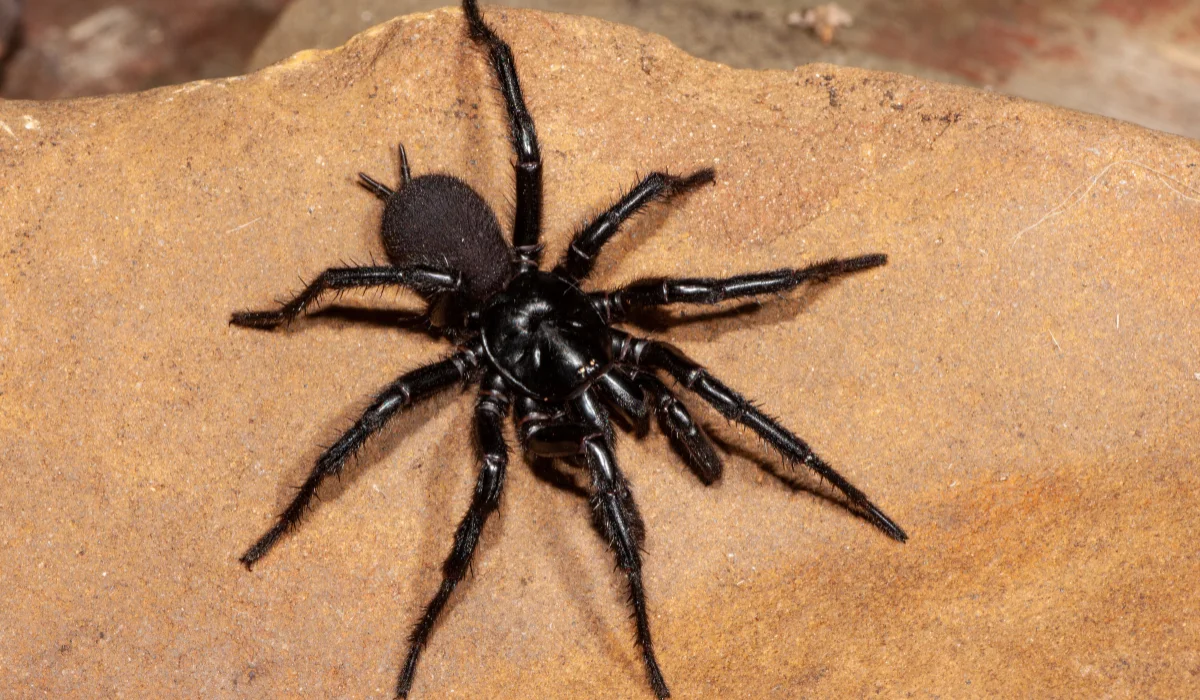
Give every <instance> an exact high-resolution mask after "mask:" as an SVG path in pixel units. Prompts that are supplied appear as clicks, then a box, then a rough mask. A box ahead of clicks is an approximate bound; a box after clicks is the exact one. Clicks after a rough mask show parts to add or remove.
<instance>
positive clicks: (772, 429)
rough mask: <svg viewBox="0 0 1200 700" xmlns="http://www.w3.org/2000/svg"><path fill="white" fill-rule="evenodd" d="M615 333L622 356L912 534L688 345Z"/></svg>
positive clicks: (877, 518) (863, 509)
mask: <svg viewBox="0 0 1200 700" xmlns="http://www.w3.org/2000/svg"><path fill="white" fill-rule="evenodd" d="M613 337H614V345H617V346H619V347H618V356H625V357H626V358H627V360H628V361H632V362H633V363H634V364H635V365H638V366H642V367H647V368H652V369H661V370H665V371H666V372H668V373H669V374H670V375H671V376H673V377H674V378H675V380H676V381H678V382H679V383H680V384H682V385H684V386H685V387H687V388H688V389H689V390H691V391H692V392H694V393H696V394H697V395H699V396H700V398H702V399H704V400H705V401H706V402H708V403H709V404H710V405H711V406H712V407H713V408H715V409H717V411H718V412H720V413H721V415H723V416H725V417H726V418H728V419H729V420H731V421H735V422H737V423H741V424H742V425H744V426H746V427H747V428H750V429H751V430H753V431H754V432H756V433H758V435H759V437H761V438H762V439H763V440H765V441H766V442H767V444H769V445H770V446H771V447H773V448H775V450H776V451H777V452H779V454H780V455H781V456H783V458H784V459H785V460H787V461H788V462H790V463H793V464H802V465H804V466H805V467H808V468H809V469H811V470H813V471H814V472H816V473H817V474H819V475H820V476H821V477H823V478H824V479H825V480H826V481H828V482H829V483H830V484H831V485H833V487H834V488H836V489H837V490H838V491H841V492H842V494H844V495H845V496H846V498H847V499H849V500H850V503H851V504H852V505H853V506H854V507H855V508H856V509H857V510H858V511H859V512H860V513H861V514H862V516H863V517H865V518H866V519H867V520H868V521H869V522H870V523H871V524H872V525H874V526H875V527H877V528H879V529H880V530H881V531H882V532H883V533H884V534H885V535H887V536H888V537H891V538H892V539H894V540H897V541H900V542H904V541H905V540H907V539H908V535H907V534H905V532H904V530H903V529H902V528H901V527H900V526H899V525H897V524H896V523H895V522H894V521H893V520H892V519H891V518H889V517H888V516H887V515H885V514H884V512H883V511H882V510H880V509H879V507H878V506H876V505H875V504H874V503H872V502H871V500H870V499H869V498H867V496H866V494H864V493H863V492H862V491H860V490H858V488H857V487H855V486H854V485H853V484H851V483H850V482H849V481H847V480H846V478H845V477H844V476H842V475H841V474H839V473H837V471H835V470H834V468H833V467H831V466H829V465H828V464H826V463H825V461H824V460H823V459H821V458H820V457H818V456H817V454H816V453H815V452H813V451H812V448H810V447H809V446H808V444H807V443H805V442H804V441H803V440H801V439H800V438H799V437H797V436H796V435H795V434H793V433H792V432H791V431H789V430H788V429H787V428H784V427H783V426H782V425H780V424H779V423H778V422H777V421H776V420H775V419H773V418H771V417H770V416H768V415H766V414H765V413H763V412H762V411H760V410H758V409H757V408H755V407H754V405H753V404H752V403H750V401H748V400H747V399H746V397H744V396H742V395H741V394H739V393H737V392H736V391H734V390H733V389H730V388H729V387H727V386H725V385H724V384H723V383H721V381H720V380H718V379H717V378H716V377H714V376H712V375H711V374H709V373H708V370H706V369H704V367H702V366H701V365H700V364H698V363H697V362H695V361H694V360H692V359H691V358H689V357H688V356H687V355H684V354H683V351H682V350H680V349H679V348H676V347H673V346H671V345H668V344H666V343H661V342H658V341H654V340H649V339H645V338H633V337H631V336H629V335H626V334H624V333H620V332H619V331H613Z"/></svg>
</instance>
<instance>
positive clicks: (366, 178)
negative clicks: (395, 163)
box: [358, 144, 412, 202]
mask: <svg viewBox="0 0 1200 700" xmlns="http://www.w3.org/2000/svg"><path fill="white" fill-rule="evenodd" d="M399 149H400V186H401V187H404V186H405V185H407V184H408V183H410V182H412V171H411V170H409V169H408V154H407V153H405V152H404V144H399ZM358 184H360V185H362V186H363V188H365V189H366V190H367V191H368V192H370V193H371V194H373V195H375V196H376V197H378V198H380V199H382V200H383V201H384V202H387V201H388V200H389V199H391V198H392V195H394V194H396V192H395V191H394V190H393V189H392V188H390V187H388V186H387V185H385V184H383V183H382V182H380V181H378V180H376V179H375V178H373V177H371V176H370V175H368V174H366V173H359V174H358Z"/></svg>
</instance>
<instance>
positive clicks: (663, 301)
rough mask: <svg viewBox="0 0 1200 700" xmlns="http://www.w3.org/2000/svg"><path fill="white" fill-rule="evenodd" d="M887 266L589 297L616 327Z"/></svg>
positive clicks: (860, 264)
mask: <svg viewBox="0 0 1200 700" xmlns="http://www.w3.org/2000/svg"><path fill="white" fill-rule="evenodd" d="M886 263H887V256H886V255H880V254H873V255H860V256H858V257H854V258H845V259H838V258H835V259H833V260H826V261H825V262H822V263H817V264H816V265H809V266H808V267H804V268H799V269H794V268H784V269H782V270H771V271H769V272H753V273H750V274H746V275H735V276H733V277H725V278H721V279H714V278H710V277H683V278H666V277H660V278H652V279H643V280H637V281H636V282H631V283H629V284H627V285H625V286H623V287H621V288H620V289H615V290H613V291H609V292H594V293H592V294H589V295H588V296H589V297H590V298H591V300H592V305H593V306H595V307H596V310H597V311H599V312H600V315H601V316H602V317H604V319H605V320H606V321H607V322H609V323H615V322H618V321H621V320H623V319H624V318H625V316H626V314H628V313H629V312H630V311H633V310H635V309H644V308H646V307H651V306H665V305H667V304H678V303H687V304H719V303H721V302H723V301H725V300H727V299H739V298H743V297H752V296H759V295H762V294H779V293H781V292H786V291H789V290H791V289H795V288H796V287H799V286H800V285H802V284H804V283H806V282H827V281H829V280H831V279H833V278H834V277H840V276H842V275H848V274H850V273H853V272H859V271H860V270H868V269H870V268H872V267H878V266H880V265H884V264H886Z"/></svg>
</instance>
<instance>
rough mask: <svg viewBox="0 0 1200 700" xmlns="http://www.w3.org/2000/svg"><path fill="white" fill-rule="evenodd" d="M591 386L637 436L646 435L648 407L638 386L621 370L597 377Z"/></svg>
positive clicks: (648, 419) (616, 369) (614, 370)
mask: <svg viewBox="0 0 1200 700" xmlns="http://www.w3.org/2000/svg"><path fill="white" fill-rule="evenodd" d="M592 386H593V387H594V388H595V390H596V392H597V393H598V394H599V395H600V398H601V399H602V400H603V401H604V404H605V405H606V406H608V407H609V408H611V409H613V410H615V411H616V412H617V415H618V416H620V417H621V420H623V421H624V422H625V424H626V425H628V426H629V427H630V428H632V429H633V431H634V432H635V433H637V434H638V435H645V434H646V431H647V430H648V429H649V427H650V406H649V405H648V404H647V403H646V394H645V392H644V391H643V390H642V386H641V385H640V384H638V383H637V382H635V381H634V380H633V378H632V377H630V376H629V375H628V374H627V373H626V372H625V371H624V370H622V369H621V368H619V367H613V368H612V369H610V370H609V371H607V372H605V373H604V374H602V375H600V376H599V377H597V378H596V381H595V382H594V383H593V384H592Z"/></svg>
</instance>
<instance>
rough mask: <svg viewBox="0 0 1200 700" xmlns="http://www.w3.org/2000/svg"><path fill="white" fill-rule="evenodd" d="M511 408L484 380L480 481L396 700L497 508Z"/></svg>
mask: <svg viewBox="0 0 1200 700" xmlns="http://www.w3.org/2000/svg"><path fill="white" fill-rule="evenodd" d="M510 402H511V399H510V397H509V392H508V389H507V388H506V387H505V385H504V381H503V380H502V379H501V378H500V376H499V375H497V374H493V375H489V376H487V377H485V378H484V380H483V382H482V384H481V386H480V389H479V400H478V402H477V403H476V405H475V434H476V436H477V437H478V439H479V447H480V451H481V452H482V454H483V464H482V466H481V467H480V470H479V479H478V481H476V482H475V494H474V496H472V497H471V506H470V508H468V509H467V514H466V515H465V516H463V519H462V522H460V523H459V525H458V530H457V531H456V532H455V533H454V547H453V548H452V549H451V550H450V555H449V556H448V557H446V561H445V563H443V564H442V585H441V586H440V587H439V588H438V592H437V593H436V594H435V595H434V596H433V599H432V600H430V601H429V604H428V605H426V606H425V611H424V613H422V615H421V619H420V620H419V621H418V622H417V624H416V626H415V627H414V628H413V631H412V634H410V635H409V637H408V642H409V649H408V658H407V659H406V660H405V662H404V669H403V670H402V671H401V672H400V677H399V679H398V680H397V681H396V697H397V698H406V697H408V691H409V690H410V689H411V688H412V682H413V675H414V674H415V673H416V670H417V661H418V660H419V659H420V656H421V650H422V649H423V648H424V647H425V642H426V641H428V639H429V633H430V632H431V631H432V630H433V624H434V623H435V622H436V621H437V618H438V615H440V614H441V612H442V608H444V607H445V606H446V601H447V600H449V598H450V594H451V593H453V592H454V588H455V586H457V585H458V583H459V581H461V580H462V578H463V575H464V574H466V572H467V567H468V566H469V565H470V563H471V555H472V554H474V552H475V546H476V545H477V544H478V543H479V533H480V531H482V530H483V524H484V522H485V521H486V520H487V518H488V516H489V515H491V514H492V512H493V511H495V510H496V506H497V505H498V504H499V502H500V492H501V490H502V489H503V488H504V474H505V470H506V469H507V467H508V444H507V443H506V442H505V440H504V430H503V419H504V417H505V416H506V415H508V407H509V404H510Z"/></svg>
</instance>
